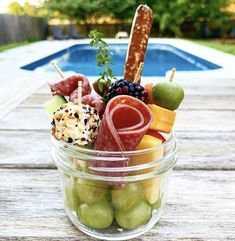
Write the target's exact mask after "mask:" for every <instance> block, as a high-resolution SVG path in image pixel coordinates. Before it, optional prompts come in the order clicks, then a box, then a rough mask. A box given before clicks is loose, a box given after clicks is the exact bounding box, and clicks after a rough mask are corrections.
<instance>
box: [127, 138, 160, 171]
mask: <svg viewBox="0 0 235 241" xmlns="http://www.w3.org/2000/svg"><path fill="white" fill-rule="evenodd" d="M161 144H162V141H161V140H160V139H157V138H155V137H153V136H150V135H144V137H143V138H142V139H141V142H140V143H139V145H138V146H137V147H136V150H143V149H148V148H152V147H155V146H159V145H161ZM162 155H163V148H160V149H157V150H152V151H149V152H146V153H145V154H137V155H133V156H132V157H131V160H130V165H131V166H135V165H141V164H145V163H149V162H152V161H156V160H158V159H159V158H161V157H162ZM147 171H149V170H147ZM144 172H146V170H144V171H141V173H144Z"/></svg>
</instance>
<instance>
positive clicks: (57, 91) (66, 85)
mask: <svg viewBox="0 0 235 241" xmlns="http://www.w3.org/2000/svg"><path fill="white" fill-rule="evenodd" d="M78 81H82V95H83V96H84V95H87V94H90V93H91V86H90V83H89V81H88V79H87V78H86V77H85V76H84V75H82V74H75V75H72V76H70V77H68V78H66V79H63V80H61V81H60V82H56V83H49V86H50V88H51V93H52V95H61V96H70V95H71V94H72V92H74V91H75V90H76V89H77V86H78Z"/></svg>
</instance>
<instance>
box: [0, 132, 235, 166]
mask: <svg viewBox="0 0 235 241" xmlns="http://www.w3.org/2000/svg"><path fill="white" fill-rule="evenodd" d="M177 140H178V146H179V160H178V162H177V165H176V168H177V169H180V170H181V169H186V170H188V169H207V170H208V169H210V170H235V161H234V160H235V133H225V134H224V133H219V132H215V133H210V132H206V133H191V132H177ZM0 143H1V145H0V160H1V162H0V167H1V168H44V169H46V168H48V169H54V168H55V165H54V163H53V162H52V159H51V144H50V133H49V131H43V132H41V131H0Z"/></svg>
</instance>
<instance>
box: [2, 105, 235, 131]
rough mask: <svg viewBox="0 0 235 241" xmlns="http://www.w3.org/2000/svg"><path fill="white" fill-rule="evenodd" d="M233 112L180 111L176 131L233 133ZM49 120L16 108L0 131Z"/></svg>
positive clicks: (36, 126) (45, 124) (38, 126)
mask: <svg viewBox="0 0 235 241" xmlns="http://www.w3.org/2000/svg"><path fill="white" fill-rule="evenodd" d="M234 120H235V111H215V110H181V111H179V112H178V113H177V118H176V124H175V129H176V130H178V131H191V130H195V131H235V125H234ZM49 128H50V120H49V119H48V116H47V114H46V113H45V111H44V110H43V109H41V108H17V109H15V110H14V111H13V112H11V113H9V114H8V115H7V116H6V117H5V118H3V119H2V120H1V121H0V130H5V129H10V130H49Z"/></svg>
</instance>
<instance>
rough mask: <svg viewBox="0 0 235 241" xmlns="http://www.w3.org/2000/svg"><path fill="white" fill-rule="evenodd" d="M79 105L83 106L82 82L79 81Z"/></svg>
mask: <svg viewBox="0 0 235 241" xmlns="http://www.w3.org/2000/svg"><path fill="white" fill-rule="evenodd" d="M78 104H79V105H81V104H82V81H78Z"/></svg>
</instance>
